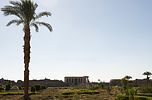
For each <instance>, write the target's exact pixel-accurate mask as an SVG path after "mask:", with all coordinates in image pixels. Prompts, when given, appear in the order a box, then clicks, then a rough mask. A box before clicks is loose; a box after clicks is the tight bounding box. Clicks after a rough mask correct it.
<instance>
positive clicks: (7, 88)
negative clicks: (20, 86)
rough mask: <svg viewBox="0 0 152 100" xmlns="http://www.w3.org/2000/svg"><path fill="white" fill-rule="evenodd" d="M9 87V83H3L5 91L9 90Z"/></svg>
mask: <svg viewBox="0 0 152 100" xmlns="http://www.w3.org/2000/svg"><path fill="white" fill-rule="evenodd" d="M10 89H11V84H10V83H7V84H6V85H5V90H6V91H9V90H10Z"/></svg>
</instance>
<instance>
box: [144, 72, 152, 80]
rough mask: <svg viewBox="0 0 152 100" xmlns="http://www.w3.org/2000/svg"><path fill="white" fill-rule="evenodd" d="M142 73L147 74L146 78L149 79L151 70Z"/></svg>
mask: <svg viewBox="0 0 152 100" xmlns="http://www.w3.org/2000/svg"><path fill="white" fill-rule="evenodd" d="M143 75H146V76H147V78H146V79H147V80H149V79H150V75H152V73H151V72H148V71H146V72H144V73H143Z"/></svg>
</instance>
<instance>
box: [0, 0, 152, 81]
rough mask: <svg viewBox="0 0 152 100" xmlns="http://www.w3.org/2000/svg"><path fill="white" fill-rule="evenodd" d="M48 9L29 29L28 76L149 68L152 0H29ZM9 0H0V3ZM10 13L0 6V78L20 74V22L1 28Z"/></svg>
mask: <svg viewBox="0 0 152 100" xmlns="http://www.w3.org/2000/svg"><path fill="white" fill-rule="evenodd" d="M34 1H35V2H37V3H38V5H39V6H38V10H37V12H40V11H50V12H52V16H51V17H48V18H46V17H44V19H42V20H43V21H46V22H48V23H50V24H51V25H52V27H53V29H54V31H53V32H51V33H50V32H49V31H48V30H47V29H46V28H45V27H40V31H39V32H38V33H36V32H35V31H34V28H32V31H31V32H32V40H31V46H32V48H31V62H30V79H44V78H49V79H59V80H63V79H64V76H84V75H85V76H89V79H90V81H98V79H100V80H101V81H109V80H110V79H114V78H122V77H124V76H125V75H130V76H132V77H133V79H136V78H144V77H145V76H143V75H142V73H143V72H144V71H152V0H34ZM8 3H9V0H0V8H2V7H3V6H4V5H7V4H8ZM14 18H15V17H14V16H9V17H5V16H4V15H3V13H2V12H1V11H0V20H1V23H0V47H1V49H0V78H2V77H3V78H5V79H11V80H19V79H23V71H24V66H23V35H24V34H23V31H22V26H19V27H17V26H15V25H12V26H10V27H6V24H7V22H8V21H9V20H11V19H14Z"/></svg>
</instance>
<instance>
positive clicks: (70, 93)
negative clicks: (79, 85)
mask: <svg viewBox="0 0 152 100" xmlns="http://www.w3.org/2000/svg"><path fill="white" fill-rule="evenodd" d="M62 94H63V95H73V94H75V93H74V92H71V91H69V92H63V93H62Z"/></svg>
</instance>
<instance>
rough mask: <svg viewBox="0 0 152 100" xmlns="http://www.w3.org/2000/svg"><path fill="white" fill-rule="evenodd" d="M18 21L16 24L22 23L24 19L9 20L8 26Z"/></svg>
mask: <svg viewBox="0 0 152 100" xmlns="http://www.w3.org/2000/svg"><path fill="white" fill-rule="evenodd" d="M14 23H16V25H20V24H21V23H23V21H22V20H11V21H10V22H8V24H7V25H6V26H10V25H11V24H14Z"/></svg>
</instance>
